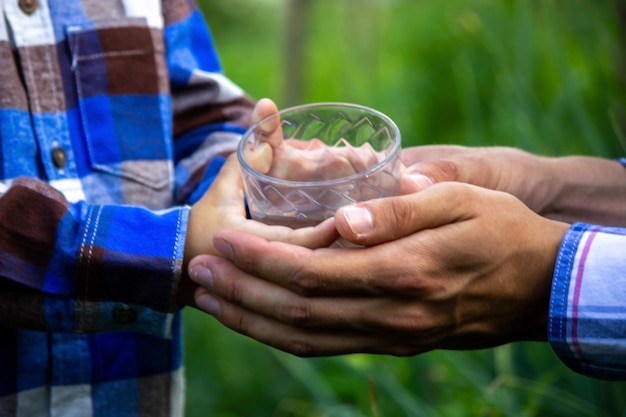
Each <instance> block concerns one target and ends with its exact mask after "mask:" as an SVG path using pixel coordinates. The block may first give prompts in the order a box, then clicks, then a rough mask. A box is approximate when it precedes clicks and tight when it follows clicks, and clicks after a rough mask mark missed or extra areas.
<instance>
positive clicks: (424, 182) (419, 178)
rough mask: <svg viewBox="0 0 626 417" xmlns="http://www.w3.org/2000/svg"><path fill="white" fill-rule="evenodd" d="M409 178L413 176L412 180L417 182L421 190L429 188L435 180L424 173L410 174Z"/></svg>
mask: <svg viewBox="0 0 626 417" xmlns="http://www.w3.org/2000/svg"><path fill="white" fill-rule="evenodd" d="M409 178H411V181H413V183H415V185H417V186H418V187H419V189H420V190H423V189H424V188H428V187H430V186H431V185H433V184H434V183H433V180H431V179H430V178H429V177H427V176H426V175H422V174H411V175H409Z"/></svg>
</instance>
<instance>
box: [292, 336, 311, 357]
mask: <svg viewBox="0 0 626 417" xmlns="http://www.w3.org/2000/svg"><path fill="white" fill-rule="evenodd" d="M285 351H287V352H289V353H291V354H293V355H296V356H298V357H301V358H310V357H313V356H316V349H315V347H314V346H313V345H312V344H311V343H310V342H307V341H306V340H303V339H293V340H290V341H287V342H286V344H285Z"/></svg>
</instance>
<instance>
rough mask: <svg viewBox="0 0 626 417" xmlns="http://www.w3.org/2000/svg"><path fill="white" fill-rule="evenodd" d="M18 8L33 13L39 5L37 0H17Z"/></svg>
mask: <svg viewBox="0 0 626 417" xmlns="http://www.w3.org/2000/svg"><path fill="white" fill-rule="evenodd" d="M18 4H19V6H20V9H22V11H23V12H24V13H26V14H33V13H35V10H37V7H39V0H19V1H18Z"/></svg>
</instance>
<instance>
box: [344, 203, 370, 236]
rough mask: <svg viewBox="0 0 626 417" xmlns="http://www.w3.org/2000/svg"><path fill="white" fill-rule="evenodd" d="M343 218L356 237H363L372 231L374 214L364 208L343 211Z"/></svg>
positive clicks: (348, 208) (347, 208) (356, 207)
mask: <svg viewBox="0 0 626 417" xmlns="http://www.w3.org/2000/svg"><path fill="white" fill-rule="evenodd" d="M343 216H344V218H345V219H346V222H348V226H350V230H352V232H353V233H354V234H355V235H362V234H364V233H368V232H369V231H370V230H372V227H373V226H374V218H373V216H372V213H371V212H370V211H369V210H368V209H366V208H363V207H358V206H350V207H346V208H344V210H343Z"/></svg>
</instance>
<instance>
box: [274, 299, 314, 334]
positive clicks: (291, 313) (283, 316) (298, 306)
mask: <svg viewBox="0 0 626 417" xmlns="http://www.w3.org/2000/svg"><path fill="white" fill-rule="evenodd" d="M278 315H279V320H280V321H282V322H284V323H286V324H289V325H292V326H295V327H303V326H306V325H308V324H309V323H310V322H311V308H310V305H309V303H308V302H306V301H304V300H301V299H299V300H296V301H293V302H290V303H288V304H286V305H285V306H283V307H282V308H281V310H280V312H279V313H278Z"/></svg>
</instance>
